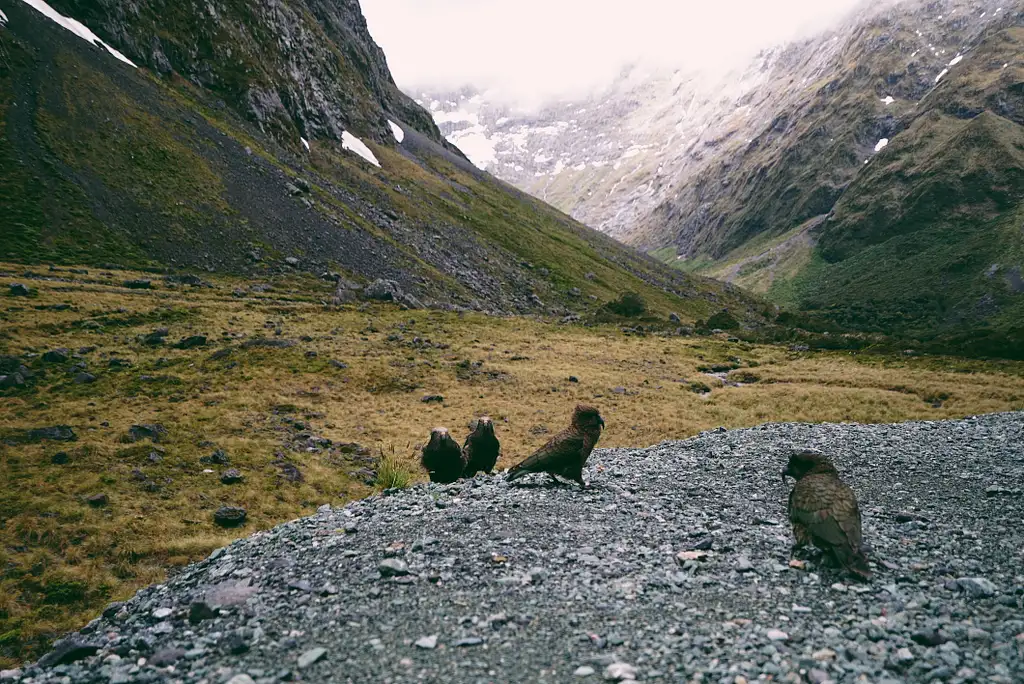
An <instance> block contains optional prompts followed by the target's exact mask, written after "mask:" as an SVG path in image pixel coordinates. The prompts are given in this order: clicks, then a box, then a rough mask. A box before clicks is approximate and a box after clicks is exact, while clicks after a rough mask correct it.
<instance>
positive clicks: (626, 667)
mask: <svg viewBox="0 0 1024 684" xmlns="http://www.w3.org/2000/svg"><path fill="white" fill-rule="evenodd" d="M604 678H605V679H606V680H608V681H611V682H625V681H629V682H632V681H635V680H636V668H635V667H633V666H632V665H630V664H628V663H612V664H611V665H609V666H608V667H606V668H605V670H604Z"/></svg>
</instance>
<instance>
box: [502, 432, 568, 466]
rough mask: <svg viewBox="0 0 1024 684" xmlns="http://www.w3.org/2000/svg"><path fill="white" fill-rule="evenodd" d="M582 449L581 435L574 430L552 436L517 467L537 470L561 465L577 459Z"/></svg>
mask: <svg viewBox="0 0 1024 684" xmlns="http://www.w3.org/2000/svg"><path fill="white" fill-rule="evenodd" d="M581 449H583V435H581V434H577V433H574V432H570V433H562V434H559V435H556V436H554V437H552V438H551V439H550V440H549V441H548V443H547V444H545V445H544V446H542V447H541V448H540V449H538V450H537V451H536V452H535V453H534V454H533V455H532V456H530V457H529V458H527V459H526V460H525V461H523V462H522V463H520V464H519V465H518V466H517V469H523V470H537V469H543V468H549V467H551V466H553V465H561V464H563V463H564V462H566V461H569V460H571V459H577V460H578V459H579V457H580V450H581Z"/></svg>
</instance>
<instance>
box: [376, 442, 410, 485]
mask: <svg viewBox="0 0 1024 684" xmlns="http://www.w3.org/2000/svg"><path fill="white" fill-rule="evenodd" d="M415 480H416V475H415V474H414V473H413V472H412V471H411V470H410V468H409V464H408V463H407V462H406V461H403V460H402V459H400V458H398V456H397V455H396V454H395V448H394V446H392V447H391V449H390V451H385V449H384V447H381V449H380V461H379V463H378V465H377V480H376V482H375V483H374V484H375V485H376V486H377V487H378V488H379V489H405V488H406V487H408V486H409V485H410V484H412V483H413V482H414V481H415Z"/></svg>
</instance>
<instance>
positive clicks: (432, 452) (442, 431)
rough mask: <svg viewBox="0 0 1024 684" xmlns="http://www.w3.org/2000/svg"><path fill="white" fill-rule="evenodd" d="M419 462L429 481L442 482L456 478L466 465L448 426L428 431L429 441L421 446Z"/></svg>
mask: <svg viewBox="0 0 1024 684" xmlns="http://www.w3.org/2000/svg"><path fill="white" fill-rule="evenodd" d="M420 463H421V464H422V465H423V467H424V468H425V469H426V471H427V474H428V475H430V481H431V482H440V483H442V484H450V483H452V482H455V481H456V480H458V479H459V477H460V476H461V475H462V471H463V470H464V469H465V467H466V462H465V461H464V460H463V456H462V449H460V448H459V443H458V442H456V441H455V440H454V439H452V436H451V435H450V434H449V433H448V428H443V427H436V428H434V429H433V430H431V431H430V441H429V442H427V444H426V446H424V447H423V452H422V455H421V457H420Z"/></svg>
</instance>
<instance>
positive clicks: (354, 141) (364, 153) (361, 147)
mask: <svg viewBox="0 0 1024 684" xmlns="http://www.w3.org/2000/svg"><path fill="white" fill-rule="evenodd" d="M341 148H342V149H344V150H348V151H349V152H352V153H354V154H358V155H359V156H360V157H362V158H363V159H365V160H366V161H368V162H370V163H371V164H373V165H374V166H376V167H377V168H378V169H379V168H380V162H379V161H377V157H376V156H374V154H373V152H372V151H371V150H370V148H369V147H367V146H366V143H364V142H363V141H362V140H360V139H359V138H357V137H356V136H354V135H352V134H351V133H349V132H348V131H342V132H341Z"/></svg>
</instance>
